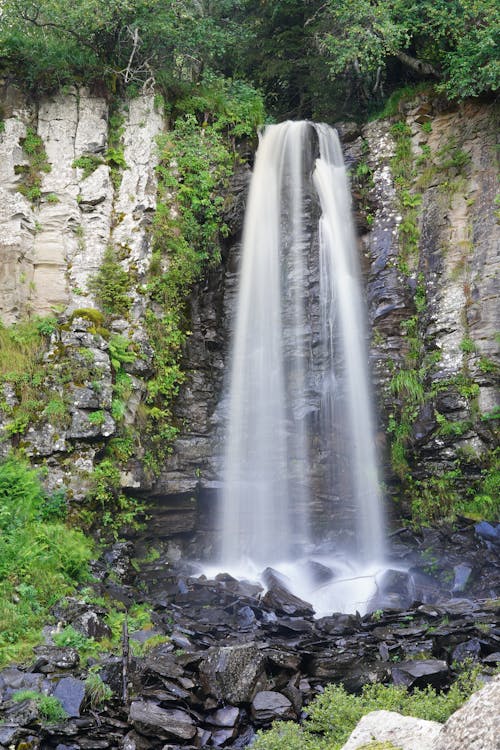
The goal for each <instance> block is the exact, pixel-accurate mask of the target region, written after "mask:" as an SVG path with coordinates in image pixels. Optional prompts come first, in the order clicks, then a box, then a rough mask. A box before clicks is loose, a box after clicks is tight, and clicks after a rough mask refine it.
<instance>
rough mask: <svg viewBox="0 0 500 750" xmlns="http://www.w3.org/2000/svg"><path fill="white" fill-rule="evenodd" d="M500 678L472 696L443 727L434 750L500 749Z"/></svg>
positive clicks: (496, 678) (433, 747)
mask: <svg viewBox="0 0 500 750" xmlns="http://www.w3.org/2000/svg"><path fill="white" fill-rule="evenodd" d="M499 717H500V677H499V676H497V677H495V678H494V679H493V680H492V681H491V682H490V683H489V684H488V685H485V687H483V688H482V689H481V690H479V691H478V692H477V693H474V695H473V696H472V697H471V698H469V700H468V701H467V703H466V704H465V705H464V706H462V708H459V709H458V711H456V712H455V713H454V714H453V715H452V716H450V718H449V719H448V721H447V722H446V724H445V725H444V726H443V728H442V730H441V732H440V733H439V736H438V737H437V740H436V742H435V744H434V745H433V746H432V750H464V749H465V748H467V750H498V748H500V732H499Z"/></svg>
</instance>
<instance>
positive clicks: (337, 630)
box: [316, 615, 358, 635]
mask: <svg viewBox="0 0 500 750" xmlns="http://www.w3.org/2000/svg"><path fill="white" fill-rule="evenodd" d="M357 624H358V622H357V619H356V617H355V616H354V615H332V616H331V617H321V618H320V619H319V620H317V621H316V627H317V628H318V630H321V631H323V632H324V633H330V634H332V635H333V634H335V635H348V634H350V633H354V631H355V629H356V626H357Z"/></svg>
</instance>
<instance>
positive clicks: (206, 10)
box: [0, 0, 236, 88]
mask: <svg viewBox="0 0 500 750" xmlns="http://www.w3.org/2000/svg"><path fill="white" fill-rule="evenodd" d="M227 6H228V2H227V0H218V1H216V2H210V3H209V2H195V1H192V0H74V1H73V2H71V3H68V2H66V0H4V2H3V4H2V10H1V15H0V61H1V63H2V64H3V66H4V67H5V68H7V69H10V70H13V71H15V72H16V73H18V74H21V75H22V76H23V78H24V80H25V82H26V83H27V84H28V85H31V86H33V87H37V88H40V87H42V88H56V87H58V86H60V85H62V84H65V83H73V82H92V81H96V80H100V81H103V80H104V81H106V82H107V83H109V84H110V85H111V87H113V86H114V85H116V82H122V83H125V84H130V83H135V84H140V85H144V84H147V83H148V82H152V81H153V80H155V79H161V80H162V81H163V82H164V83H165V82H167V83H168V82H172V81H175V82H178V81H181V82H182V81H186V82H193V81H196V80H198V79H199V78H200V76H201V74H202V72H203V71H204V69H205V68H206V67H207V66H210V65H215V66H217V64H218V62H217V61H218V59H220V58H221V56H222V55H223V53H224V49H225V47H226V46H227V43H228V40H229V39H231V35H234V34H235V33H236V32H235V29H234V25H232V24H231V21H230V19H229V18H228V17H227V15H226V11H227Z"/></svg>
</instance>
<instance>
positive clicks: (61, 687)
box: [53, 677, 85, 716]
mask: <svg viewBox="0 0 500 750" xmlns="http://www.w3.org/2000/svg"><path fill="white" fill-rule="evenodd" d="M53 695H54V697H55V698H59V700H60V701H61V705H62V707H63V708H64V710H65V711H66V713H67V714H68V716H80V712H81V709H82V705H83V703H84V701H85V683H84V682H83V680H77V679H76V678H75V677H63V678H62V680H59V682H58V683H57V685H56V687H55V690H54V693H53Z"/></svg>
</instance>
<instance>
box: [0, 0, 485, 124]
mask: <svg viewBox="0 0 500 750" xmlns="http://www.w3.org/2000/svg"><path fill="white" fill-rule="evenodd" d="M0 8H1V10H0V69H3V71H4V73H10V74H12V75H17V76H19V77H21V78H22V79H23V81H24V82H25V84H26V85H28V86H30V87H32V88H35V89H45V90H47V89H50V88H57V87H59V86H61V85H64V84H67V83H73V82H76V83H79V82H83V83H92V82H103V83H104V84H105V85H106V86H107V87H108V88H111V89H113V88H116V87H120V86H136V87H137V86H145V85H146V86H147V85H148V84H152V83H153V82H154V83H155V84H156V85H158V86H162V87H163V88H164V89H170V90H172V89H173V90H174V91H178V90H179V89H180V91H181V93H180V95H181V96H184V95H185V93H186V89H189V87H192V86H193V85H194V86H197V85H198V84H199V83H200V81H202V80H203V79H204V80H205V81H206V80H207V74H208V77H210V76H213V75H216V76H226V77H229V78H231V79H242V80H246V81H247V83H250V84H253V85H254V86H257V87H260V88H261V89H262V90H263V91H264V93H265V95H266V99H267V102H268V107H269V108H270V110H271V111H272V112H274V113H275V114H276V115H277V116H279V117H286V116H290V117H293V116H316V117H327V116H328V114H329V113H331V112H343V113H347V114H349V113H351V114H352V113H354V114H355V113H357V114H360V113H362V112H363V111H366V110H367V109H370V107H373V106H374V105H376V104H377V103H378V104H380V102H381V101H383V99H384V98H385V97H387V96H388V95H389V94H390V93H391V91H392V90H393V89H394V88H396V87H398V86H402V85H405V84H408V83H414V82H419V81H421V80H429V81H431V82H433V83H435V84H436V85H437V86H438V87H439V88H440V90H441V91H443V92H444V93H445V94H447V95H448V96H449V97H450V98H463V97H466V96H478V95H480V94H482V93H484V92H490V91H495V90H496V89H497V88H498V85H499V80H500V61H499V52H498V50H499V40H500V9H499V6H498V3H497V0H326V2H325V1H324V0H233V1H231V0H73V2H71V3H68V2H66V0H3V2H2V3H1V5H0Z"/></svg>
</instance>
